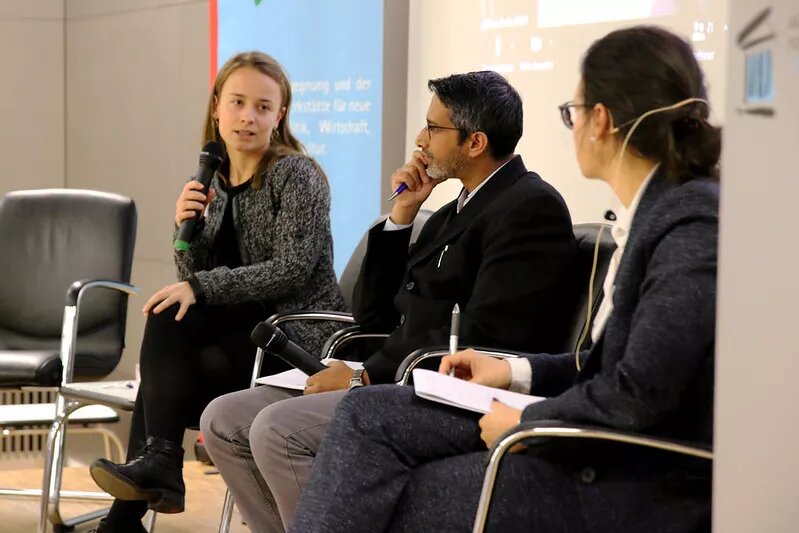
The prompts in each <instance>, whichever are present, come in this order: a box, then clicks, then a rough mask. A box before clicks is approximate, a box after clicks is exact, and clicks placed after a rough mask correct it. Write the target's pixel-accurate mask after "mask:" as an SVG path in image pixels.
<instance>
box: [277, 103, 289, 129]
mask: <svg viewBox="0 0 799 533" xmlns="http://www.w3.org/2000/svg"><path fill="white" fill-rule="evenodd" d="M285 116H286V106H283V107H281V108H280V113H278V114H277V120H276V121H275V124H276V125H275V127H277V126H279V125H280V121H281V120H283V117H285Z"/></svg>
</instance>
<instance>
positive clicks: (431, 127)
mask: <svg viewBox="0 0 799 533" xmlns="http://www.w3.org/2000/svg"><path fill="white" fill-rule="evenodd" d="M426 128H427V139H428V140H431V141H432V140H433V130H455V131H462V132H464V133H467V131H466V130H465V129H463V128H453V127H451V126H434V125H433V124H427V126H426Z"/></svg>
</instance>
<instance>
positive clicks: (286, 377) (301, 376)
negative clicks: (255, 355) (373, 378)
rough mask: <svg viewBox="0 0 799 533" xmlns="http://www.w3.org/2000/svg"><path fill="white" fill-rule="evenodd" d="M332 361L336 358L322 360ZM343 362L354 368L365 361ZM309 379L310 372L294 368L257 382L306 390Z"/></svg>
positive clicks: (259, 379) (359, 366) (325, 362)
mask: <svg viewBox="0 0 799 533" xmlns="http://www.w3.org/2000/svg"><path fill="white" fill-rule="evenodd" d="M331 361H335V359H323V360H322V362H323V363H324V364H326V365H329V364H330V362H331ZM342 363H345V364H346V365H347V366H349V367H350V368H352V369H357V368H363V363H356V362H354V361H342ZM307 380H308V374H306V373H305V372H303V371H302V370H298V369H296V368H292V369H291V370H286V371H285V372H281V373H279V374H273V375H271V376H264V377H262V378H258V379H256V380H255V382H256V383H257V384H259V385H271V386H273V387H280V388H282V389H291V390H305V382H306V381H307Z"/></svg>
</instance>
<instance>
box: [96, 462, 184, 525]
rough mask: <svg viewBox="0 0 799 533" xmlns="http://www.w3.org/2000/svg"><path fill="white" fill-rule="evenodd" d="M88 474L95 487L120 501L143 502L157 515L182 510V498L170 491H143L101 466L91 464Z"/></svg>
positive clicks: (113, 471)
mask: <svg viewBox="0 0 799 533" xmlns="http://www.w3.org/2000/svg"><path fill="white" fill-rule="evenodd" d="M89 473H90V474H91V476H92V479H94V482H95V483H97V486H98V487H100V488H101V489H103V490H104V491H106V492H107V493H108V494H110V495H111V496H113V497H114V498H119V499H120V500H126V501H130V500H145V501H146V502H147V508H148V509H150V510H153V511H155V512H157V513H164V514H175V513H182V512H183V510H184V502H185V500H184V496H183V495H182V494H180V493H177V492H175V491H171V490H159V489H143V488H141V487H140V486H139V485H138V484H136V482H135V481H133V480H132V479H130V478H129V477H127V476H124V475H122V474H120V473H119V472H117V471H116V470H114V469H112V468H108V467H106V466H105V465H103V464H96V463H95V464H93V465H91V467H89Z"/></svg>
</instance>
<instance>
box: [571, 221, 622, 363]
mask: <svg viewBox="0 0 799 533" xmlns="http://www.w3.org/2000/svg"><path fill="white" fill-rule="evenodd" d="M602 226H605V229H604V230H603V231H602V237H601V241H600V242H599V255H598V257H597V265H596V275H595V277H594V286H593V297H592V305H591V322H589V328H590V327H591V323H593V320H594V317H595V316H596V312H597V311H598V310H599V305H600V304H601V303H602V297H603V292H602V285H603V284H604V282H605V275H606V274H607V273H608V266H609V264H610V257H611V256H612V255H613V251H614V250H615V249H616V243H615V242H614V241H613V237H612V236H611V234H610V225H608V224H598V223H591V224H575V226H574V237H575V239H576V240H577V258H576V260H575V268H574V274H573V277H572V279H574V283H575V287H576V288H577V294H576V295H575V296H576V298H575V300H574V311H573V312H572V313H571V314H569V315H567V316H571V317H573V319H572V322H571V324H570V325H569V330H568V332H567V335H568V336H567V345H566V347H565V348H566V350H568V351H572V350H574V349H575V348H577V341H578V340H579V339H580V335H581V334H582V332H583V329H584V328H585V323H586V319H587V318H588V285H589V279H590V277H591V269H592V267H593V264H594V247H595V245H596V241H597V236H598V235H599V228H600V227H602ZM590 346H591V330H590V329H589V330H588V333H587V334H586V338H585V340H584V341H583V343H582V344H581V346H580V347H579V349H583V350H584V349H587V348H589V347H590Z"/></svg>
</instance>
